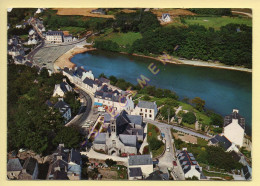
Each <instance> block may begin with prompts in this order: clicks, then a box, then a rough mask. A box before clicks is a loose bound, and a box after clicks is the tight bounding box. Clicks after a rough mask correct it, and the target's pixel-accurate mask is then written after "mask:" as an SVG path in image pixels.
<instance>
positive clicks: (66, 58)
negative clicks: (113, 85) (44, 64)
mask: <svg viewBox="0 0 260 186" xmlns="http://www.w3.org/2000/svg"><path fill="white" fill-rule="evenodd" d="M93 50H97V49H96V48H82V47H74V48H72V49H70V50H69V51H67V52H66V53H64V54H63V55H62V56H60V57H59V58H58V59H57V60H56V61H55V63H54V66H57V67H59V68H61V69H63V68H64V67H68V68H75V67H76V64H74V63H73V62H71V58H72V57H73V56H75V55H76V54H80V53H85V52H88V51H93ZM119 53H120V54H126V55H131V56H138V57H144V58H149V59H154V60H156V61H160V62H162V63H165V64H167V63H169V64H175V65H190V66H197V67H207V68H218V69H226V70H236V71H242V72H248V73H252V69H248V68H244V67H238V66H228V65H224V64H222V63H213V62H205V61H200V60H196V61H194V60H187V59H181V60H180V59H176V58H172V59H170V60H169V59H167V60H162V59H160V57H163V56H159V57H152V56H145V55H141V54H135V53H133V54H128V53H126V52H119ZM54 69H55V68H54Z"/></svg>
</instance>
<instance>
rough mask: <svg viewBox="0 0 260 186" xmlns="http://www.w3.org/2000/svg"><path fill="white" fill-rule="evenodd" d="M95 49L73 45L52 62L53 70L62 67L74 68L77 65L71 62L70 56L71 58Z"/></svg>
mask: <svg viewBox="0 0 260 186" xmlns="http://www.w3.org/2000/svg"><path fill="white" fill-rule="evenodd" d="M92 50H96V48H85V47H78V46H75V47H73V48H72V49H70V50H69V51H67V52H66V53H64V54H63V55H61V56H60V57H59V58H58V59H57V60H56V61H55V62H54V64H53V66H54V70H55V71H57V70H58V68H60V69H64V68H65V67H68V68H71V69H74V68H75V67H76V66H77V65H76V64H75V63H73V62H71V58H73V57H74V56H75V55H77V54H81V53H85V52H88V51H92Z"/></svg>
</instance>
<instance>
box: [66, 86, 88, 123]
mask: <svg viewBox="0 0 260 186" xmlns="http://www.w3.org/2000/svg"><path fill="white" fill-rule="evenodd" d="M77 91H78V92H79V94H80V97H81V98H82V99H83V104H82V106H81V108H80V110H79V113H78V115H77V116H75V118H74V119H73V120H72V121H71V122H69V123H68V124H66V126H72V125H77V126H82V125H83V124H84V122H85V121H86V120H87V118H88V116H89V113H90V111H91V109H92V99H91V97H90V96H89V95H88V94H87V93H86V92H85V91H83V90H81V89H77Z"/></svg>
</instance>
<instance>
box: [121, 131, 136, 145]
mask: <svg viewBox="0 0 260 186" xmlns="http://www.w3.org/2000/svg"><path fill="white" fill-rule="evenodd" d="M119 139H120V140H121V141H122V143H123V144H124V145H125V146H130V147H136V142H137V138H136V136H135V135H125V134H119Z"/></svg>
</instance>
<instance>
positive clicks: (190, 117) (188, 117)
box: [182, 112, 196, 124]
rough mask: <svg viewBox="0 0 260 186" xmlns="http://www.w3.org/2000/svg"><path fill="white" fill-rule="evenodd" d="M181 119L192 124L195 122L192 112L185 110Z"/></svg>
mask: <svg viewBox="0 0 260 186" xmlns="http://www.w3.org/2000/svg"><path fill="white" fill-rule="evenodd" d="M182 121H183V122H185V123H188V124H194V123H195V122H196V116H195V114H194V113H193V112H187V113H185V114H183V115H182Z"/></svg>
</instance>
